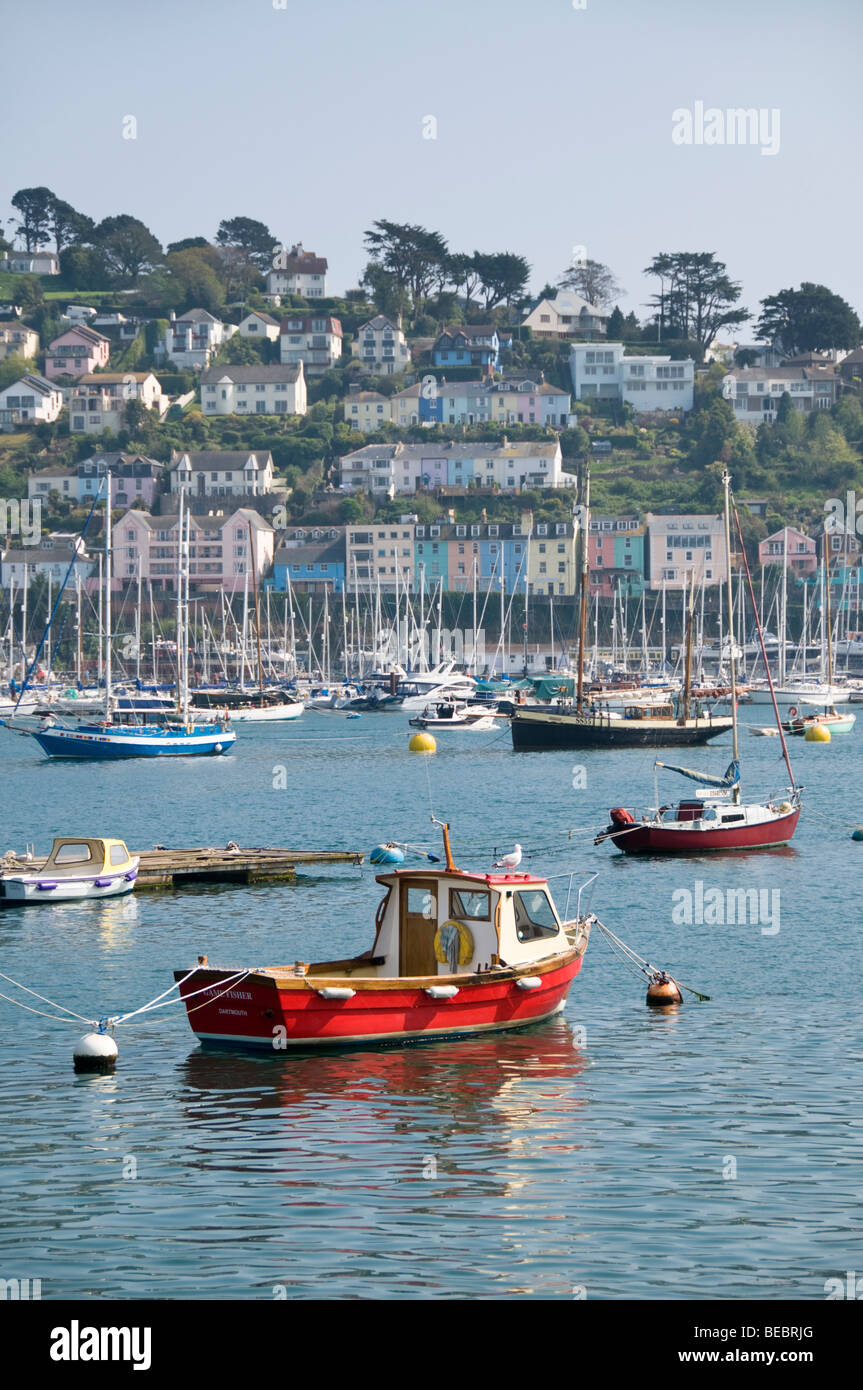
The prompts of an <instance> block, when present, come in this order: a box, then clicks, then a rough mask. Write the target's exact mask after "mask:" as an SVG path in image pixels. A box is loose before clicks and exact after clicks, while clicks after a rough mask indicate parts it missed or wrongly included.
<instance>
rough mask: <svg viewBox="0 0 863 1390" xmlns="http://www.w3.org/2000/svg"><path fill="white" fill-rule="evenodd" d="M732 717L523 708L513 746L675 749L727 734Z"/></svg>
mask: <svg viewBox="0 0 863 1390" xmlns="http://www.w3.org/2000/svg"><path fill="white" fill-rule="evenodd" d="M731 726H732V720H731V719H726V718H725V717H722V718H717V719H710V718H707V719H690V720H687V722H686V724H685V725H683V724H678V723H677V722H676V721H675V720H670V719H669V720H664V719H663V720H660V719H651V718H649V717H648V718H646V719H602V718H599V719H595V718H593V717H592V716H591V715H589V714H560V713H552V712H546V711H533V710H526V711H524V712H519V711H518V710H516V712H515V713H514V714H513V717H512V721H511V724H510V728H511V729H512V745H513V748H516V749H519V750H521V749H536V748H558V749H560V748H678V747H692V746H693V745H695V744H702V743H707V742H708V741H709V740H710V739H712V738H718V737H719V735H720V734H724V733H727V732H728V730H729V729H730V728H731Z"/></svg>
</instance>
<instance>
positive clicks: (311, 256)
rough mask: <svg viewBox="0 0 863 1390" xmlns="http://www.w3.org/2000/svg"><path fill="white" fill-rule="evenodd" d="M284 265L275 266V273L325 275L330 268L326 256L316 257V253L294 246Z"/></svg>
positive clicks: (285, 257) (285, 258)
mask: <svg viewBox="0 0 863 1390" xmlns="http://www.w3.org/2000/svg"><path fill="white" fill-rule="evenodd" d="M283 260H284V262H285V264H284V265H280V266H274V267H273V271H271V272H270V273H271V274H272V273H273V272H275V273H278V272H279V271H281V272H282V273H283V274H285V275H296V274H297V273H298V272H299V273H300V274H302V275H324V274H325V273H326V271H327V268H328V266H329V261H328V260H327V259H326V257H325V256H316V255H315V253H314V251H304V250H303V248H302V246H292V247H291V251H290V255H287V256H284V257H283Z"/></svg>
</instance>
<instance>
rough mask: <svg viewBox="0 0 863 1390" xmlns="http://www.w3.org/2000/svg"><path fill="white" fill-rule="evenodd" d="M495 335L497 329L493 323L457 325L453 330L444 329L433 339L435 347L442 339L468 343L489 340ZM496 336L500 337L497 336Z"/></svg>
mask: <svg viewBox="0 0 863 1390" xmlns="http://www.w3.org/2000/svg"><path fill="white" fill-rule="evenodd" d="M494 333H497V327H496V325H495V324H493V323H464V324H458V325H457V326H456V327H454V328H444V329H443V331H442V332H441V333H439V334H438V336H437V338H436V339H435V346H437V344H438V343H440V342H442V341H443V339H444V338H449V339H450V340H452V339H454V338H466V339H467V341H468V342H474V341H476V340H477V339H478V338H490V337H491V336H492V335H493V334H494ZM498 336H500V335H499V334H498Z"/></svg>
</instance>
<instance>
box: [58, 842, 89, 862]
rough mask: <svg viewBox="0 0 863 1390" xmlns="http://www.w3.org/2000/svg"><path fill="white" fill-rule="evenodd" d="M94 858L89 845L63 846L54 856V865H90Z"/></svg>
mask: <svg viewBox="0 0 863 1390" xmlns="http://www.w3.org/2000/svg"><path fill="white" fill-rule="evenodd" d="M92 857H93V856H92V855H91V853H90V846H89V845H61V846H60V848H59V849H58V851H57V853H56V855H55V856H54V863H55V864H89V862H90V860H91V859H92Z"/></svg>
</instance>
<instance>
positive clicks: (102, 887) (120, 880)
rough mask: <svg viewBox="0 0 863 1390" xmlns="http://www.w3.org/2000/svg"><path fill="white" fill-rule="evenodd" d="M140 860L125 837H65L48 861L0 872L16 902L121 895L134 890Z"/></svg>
mask: <svg viewBox="0 0 863 1390" xmlns="http://www.w3.org/2000/svg"><path fill="white" fill-rule="evenodd" d="M138 863H139V860H138V856H137V855H132V854H130V853H129V851H128V850H127V848H126V846H125V844H124V843H123V841H122V840H102V839H92V838H90V837H89V836H88V837H83V836H82V837H78V838H74V839H73V838H67V837H61V838H58V839H55V840H54V845H53V848H52V850H51V853H50V854H49V855H48V858H47V859H46V860H45V862H44V864H41V865H38V866H37V865H35V864H34V865H33V866H32V867H24V866H23V865H22V866H20V867H19V866H18V865H16V866H14V867H13V868H11V869H10V870H8V871H6V872H4V873H3V874H2V875H0V893H2V897H3V900H4V901H6V902H12V903H16V902H17V903H56V902H74V901H78V900H80V899H82V898H93V899H96V898H117V897H121V896H122V895H123V894H124V893H131V892H132V890H133V888H134V887H135V880H136V879H137V877H138Z"/></svg>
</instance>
